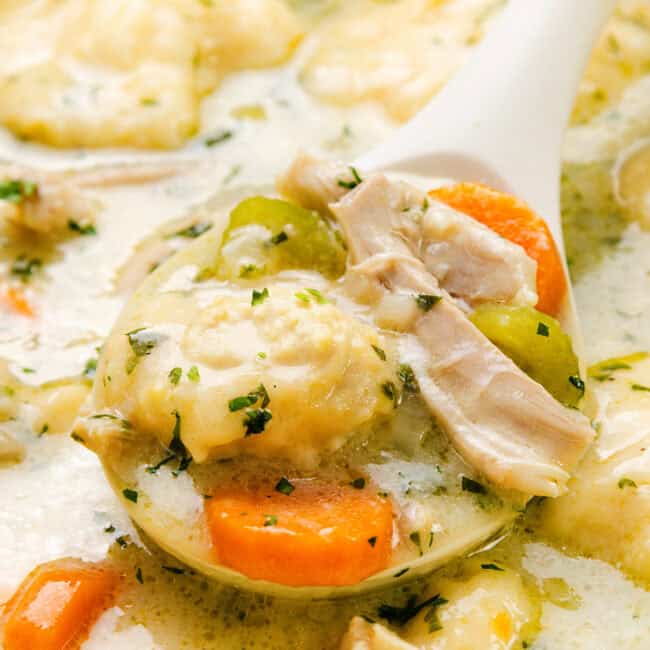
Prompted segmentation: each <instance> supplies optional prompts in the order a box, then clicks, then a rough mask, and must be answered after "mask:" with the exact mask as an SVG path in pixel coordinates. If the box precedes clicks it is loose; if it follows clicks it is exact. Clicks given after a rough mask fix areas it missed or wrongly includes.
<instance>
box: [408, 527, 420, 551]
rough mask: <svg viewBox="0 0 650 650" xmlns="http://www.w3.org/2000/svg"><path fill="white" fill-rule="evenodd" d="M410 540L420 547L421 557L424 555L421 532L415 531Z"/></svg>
mask: <svg viewBox="0 0 650 650" xmlns="http://www.w3.org/2000/svg"><path fill="white" fill-rule="evenodd" d="M409 539H410V540H411V541H412V542H413V543H414V544H415V545H416V546H417V547H418V551H420V555H422V540H421V538H420V531H418V530H414V531H413V532H412V533H411V534H410V535H409Z"/></svg>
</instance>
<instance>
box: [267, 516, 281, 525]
mask: <svg viewBox="0 0 650 650" xmlns="http://www.w3.org/2000/svg"><path fill="white" fill-rule="evenodd" d="M277 523H278V518H277V517H276V516H275V515H264V526H275V525H276V524H277Z"/></svg>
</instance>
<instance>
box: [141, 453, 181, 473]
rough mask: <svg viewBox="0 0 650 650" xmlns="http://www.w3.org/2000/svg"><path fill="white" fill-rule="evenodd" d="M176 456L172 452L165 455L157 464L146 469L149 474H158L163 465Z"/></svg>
mask: <svg viewBox="0 0 650 650" xmlns="http://www.w3.org/2000/svg"><path fill="white" fill-rule="evenodd" d="M174 458H176V456H175V455H174V454H170V455H169V456H165V457H164V458H163V459H162V460H160V461H158V462H157V463H156V464H155V465H149V466H148V467H147V468H146V471H147V472H148V473H149V474H156V473H157V472H158V470H159V469H160V468H161V467H162V466H163V465H166V464H167V463H169V462H170V461H172V460H174Z"/></svg>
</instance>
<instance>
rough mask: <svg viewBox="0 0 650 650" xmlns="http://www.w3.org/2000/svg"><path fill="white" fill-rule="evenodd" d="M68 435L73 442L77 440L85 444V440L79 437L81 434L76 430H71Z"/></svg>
mask: <svg viewBox="0 0 650 650" xmlns="http://www.w3.org/2000/svg"><path fill="white" fill-rule="evenodd" d="M70 437H71V438H72V439H73V440H74V441H75V442H78V443H80V444H82V445H85V444H86V441H85V440H84V439H83V438H82V437H81V436H80V435H79V434H78V433H77V432H76V431H73V432H72V433H71V434H70Z"/></svg>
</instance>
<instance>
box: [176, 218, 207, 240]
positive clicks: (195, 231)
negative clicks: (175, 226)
mask: <svg viewBox="0 0 650 650" xmlns="http://www.w3.org/2000/svg"><path fill="white" fill-rule="evenodd" d="M212 225H213V224H212V223H211V222H210V221H197V222H196V223H193V224H192V225H191V226H188V227H187V228H183V229H181V230H178V231H176V232H175V233H174V234H173V235H172V237H187V238H189V239H196V238H197V237H200V236H201V235H202V234H203V233H204V232H208V230H210V228H212Z"/></svg>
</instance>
